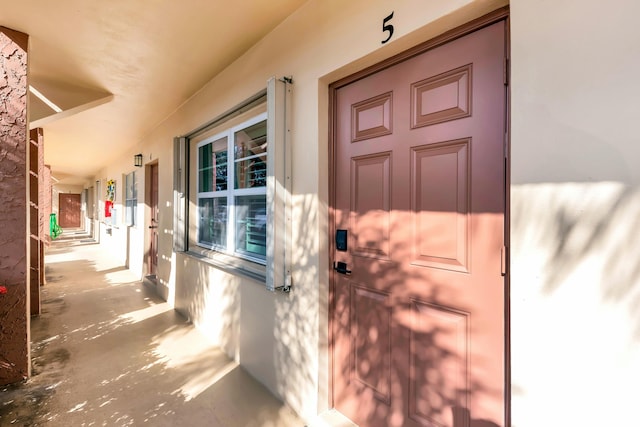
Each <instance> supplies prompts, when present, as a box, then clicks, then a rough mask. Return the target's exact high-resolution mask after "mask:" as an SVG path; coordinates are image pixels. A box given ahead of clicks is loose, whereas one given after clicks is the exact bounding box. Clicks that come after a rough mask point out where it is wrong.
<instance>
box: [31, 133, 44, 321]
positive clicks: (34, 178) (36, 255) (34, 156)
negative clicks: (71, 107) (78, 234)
mask: <svg viewBox="0 0 640 427" xmlns="http://www.w3.org/2000/svg"><path fill="white" fill-rule="evenodd" d="M29 139H30V144H29V147H30V148H29V180H30V181H29V190H30V191H29V206H30V210H29V212H30V220H29V222H30V225H29V228H30V232H31V243H30V244H31V248H30V252H31V254H30V257H29V258H30V260H29V265H30V266H31V269H30V271H31V279H30V280H29V281H30V285H29V287H30V289H31V292H30V293H31V296H30V300H29V305H30V308H31V315H32V316H37V315H39V314H40V285H41V282H40V271H41V270H40V268H41V257H43V251H41V247H40V245H41V244H42V238H43V236H44V224H43V218H41V215H40V206H41V204H40V197H41V194H40V187H41V185H42V184H41V183H40V180H41V178H42V177H41V176H40V174H41V173H42V170H43V169H44V156H43V150H42V140H43V136H42V129H41V128H37V129H31V131H30V132H29ZM42 264H44V262H42ZM42 267H43V268H44V265H42Z"/></svg>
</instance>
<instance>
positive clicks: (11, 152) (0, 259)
mask: <svg viewBox="0 0 640 427" xmlns="http://www.w3.org/2000/svg"><path fill="white" fill-rule="evenodd" d="M28 41H29V37H28V36H27V35H26V34H23V33H20V32H18V31H13V30H10V29H8V28H4V27H0V221H2V226H0V286H3V287H4V288H2V289H3V290H4V289H5V288H6V293H2V294H0V384H8V383H12V382H17V381H20V380H22V379H24V378H27V377H28V376H29V375H30V365H31V364H30V361H29V292H28V284H29V276H30V274H29V256H28V255H29V240H28V236H29V230H28V222H27V220H28V216H29V211H28V205H27V202H28V200H27V198H28V196H27V194H28V193H27V169H28V165H27V159H28V155H27V150H28V140H27V138H28V134H27V128H28V124H27V123H28V118H27V92H28V87H27V70H28V68H27V54H28Z"/></svg>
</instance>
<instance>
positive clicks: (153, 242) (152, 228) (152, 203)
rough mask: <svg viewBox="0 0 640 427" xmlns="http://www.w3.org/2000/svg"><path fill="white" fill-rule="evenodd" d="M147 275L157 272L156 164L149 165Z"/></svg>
mask: <svg viewBox="0 0 640 427" xmlns="http://www.w3.org/2000/svg"><path fill="white" fill-rule="evenodd" d="M149 208H150V211H151V217H150V220H149V257H148V260H147V264H148V265H149V270H148V272H149V276H151V278H155V277H156V274H157V272H158V165H157V164H155V165H151V166H149Z"/></svg>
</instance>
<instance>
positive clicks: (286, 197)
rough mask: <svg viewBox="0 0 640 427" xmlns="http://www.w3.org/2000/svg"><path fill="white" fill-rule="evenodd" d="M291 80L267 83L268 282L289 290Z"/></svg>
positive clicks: (267, 283) (268, 285)
mask: <svg viewBox="0 0 640 427" xmlns="http://www.w3.org/2000/svg"><path fill="white" fill-rule="evenodd" d="M290 109H291V79H290V78H284V79H277V78H275V77H272V78H271V79H269V81H268V83H267V280H266V286H267V289H269V290H270V291H274V290H276V289H282V290H284V291H285V292H289V290H290V289H291V285H292V283H291V243H292V242H291V135H290V134H291V132H290V128H289V126H290V123H291V121H290V119H289V114H290Z"/></svg>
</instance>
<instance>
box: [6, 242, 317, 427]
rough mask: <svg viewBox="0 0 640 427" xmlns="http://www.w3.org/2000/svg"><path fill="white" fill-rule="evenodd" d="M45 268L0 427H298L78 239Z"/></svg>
mask: <svg viewBox="0 0 640 427" xmlns="http://www.w3.org/2000/svg"><path fill="white" fill-rule="evenodd" d="M46 265H47V268H46V272H47V284H46V285H45V286H44V287H43V288H42V315H41V316H40V317H36V318H32V319H31V343H32V369H33V376H32V378H31V379H29V380H28V381H27V382H26V383H23V384H18V385H14V386H6V387H3V388H1V389H0V426H41V425H46V426H65V427H68V426H130V425H131V426H133V425H135V426H138V425H149V426H255V427H262V426H264V427H267V426H274V427H275V426H301V425H304V424H303V423H302V422H301V421H300V420H299V419H298V418H297V417H296V416H295V415H294V413H293V412H292V411H291V410H290V409H288V408H286V407H284V406H283V405H282V404H281V403H280V402H279V401H278V400H277V399H276V398H275V397H273V396H272V395H271V394H270V393H269V392H268V391H267V390H266V389H265V388H264V387H263V386H261V385H260V384H259V383H257V382H256V381H254V380H253V379H252V378H251V377H250V376H249V375H248V374H247V373H246V372H245V371H243V369H242V368H241V367H240V366H238V364H237V363H235V362H234V361H233V360H230V359H229V358H228V357H227V356H226V355H225V354H224V353H223V352H222V351H220V350H219V349H217V348H215V347H213V346H211V345H210V344H208V343H207V341H206V340H205V339H204V338H203V337H202V336H201V335H200V334H199V333H198V331H196V330H195V329H194V327H193V326H192V325H191V324H190V323H189V322H188V321H187V320H185V319H184V318H183V317H181V316H180V315H179V314H178V313H177V312H175V311H174V310H173V309H172V308H171V307H169V305H168V304H167V303H165V302H164V301H162V300H161V299H160V298H159V297H157V296H156V294H155V292H154V291H153V290H151V289H150V286H152V285H150V284H144V283H143V282H141V281H140V280H139V279H138V278H136V277H134V276H133V275H132V274H131V273H130V271H129V270H128V269H126V268H125V267H124V266H120V265H116V264H115V263H114V262H113V261H112V260H111V259H110V257H109V256H108V254H107V253H105V250H104V248H102V247H101V246H100V245H99V244H96V243H95V242H93V241H91V240H90V239H89V238H88V236H87V235H81V234H75V235H74V234H72V233H67V235H66V236H65V235H63V236H62V237H61V239H60V240H58V241H56V242H54V243H53V245H52V246H51V247H50V248H49V250H48V252H47V257H46Z"/></svg>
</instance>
